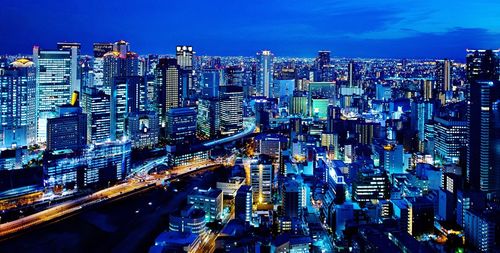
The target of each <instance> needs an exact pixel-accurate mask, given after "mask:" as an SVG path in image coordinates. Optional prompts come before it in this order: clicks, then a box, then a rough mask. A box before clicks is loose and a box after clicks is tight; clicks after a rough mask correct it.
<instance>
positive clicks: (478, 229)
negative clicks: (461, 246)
mask: <svg viewBox="0 0 500 253" xmlns="http://www.w3.org/2000/svg"><path fill="white" fill-rule="evenodd" d="M464 220H465V229H464V232H465V233H464V234H465V238H466V239H467V242H468V243H469V244H470V245H472V246H473V247H474V249H476V250H478V251H479V252H494V251H495V249H497V247H498V231H499V227H500V218H499V215H498V212H497V213H495V212H494V211H490V212H485V213H483V212H479V211H476V210H468V211H466V212H465V219H464Z"/></svg>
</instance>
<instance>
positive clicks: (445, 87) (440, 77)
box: [436, 59, 453, 92]
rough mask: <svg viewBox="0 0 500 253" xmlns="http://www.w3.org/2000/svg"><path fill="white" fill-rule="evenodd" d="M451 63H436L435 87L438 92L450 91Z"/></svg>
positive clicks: (448, 61) (444, 61)
mask: <svg viewBox="0 0 500 253" xmlns="http://www.w3.org/2000/svg"><path fill="white" fill-rule="evenodd" d="M452 64H453V63H452V62H451V61H450V60H448V59H444V60H441V61H437V62H436V86H437V89H438V91H439V92H446V91H450V90H451V65H452Z"/></svg>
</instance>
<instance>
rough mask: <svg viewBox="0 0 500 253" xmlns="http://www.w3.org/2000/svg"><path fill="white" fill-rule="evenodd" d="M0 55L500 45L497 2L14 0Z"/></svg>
mask: <svg viewBox="0 0 500 253" xmlns="http://www.w3.org/2000/svg"><path fill="white" fill-rule="evenodd" d="M0 17H2V23H3V24H2V25H1V26H0V34H2V39H0V54H4V53H9V54H10V53H17V52H22V53H29V52H30V51H31V47H32V46H33V45H35V44H36V45H40V46H41V47H42V48H53V47H55V43H56V42H57V41H78V42H81V43H82V46H83V51H84V52H86V53H89V52H90V49H91V44H92V43H93V42H99V41H116V40H118V39H125V40H128V41H129V42H130V43H131V46H132V49H133V50H134V51H136V52H138V53H140V54H146V53H172V52H173V50H174V48H175V45H177V44H191V45H193V46H194V48H195V50H196V51H197V53H198V54H201V55H253V54H254V53H255V52H256V51H257V50H259V49H270V50H272V51H274V52H275V54H276V55H278V56H280V55H281V56H314V55H315V53H316V51H318V50H322V49H328V50H331V51H332V54H333V55H335V56H344V57H395V58H452V59H458V60H462V59H463V58H464V55H465V49H466V48H499V47H500V1H485V0H474V1H472V0H468V1H466V0H459V1H445V0H432V1H430V0H419V1H409V0H386V1H375V0H373V1H368V0H356V1H353V0H321V1H319V0H316V1H315V0H308V1H304V0H302V1H300V0H288V1H278V0H267V1H266V0H250V1H248V0H247V1H241V0H211V1H208V0H205V1H202V0H198V1H188V0H187V1H173V0H157V1H153V0H143V1H139V0H138V1H133V0H121V1H118V0H111V1H106V0H85V1H76V0H69V1H63V0H44V1H40V0H38V1H35V0H23V1H15V0H9V1H8V2H4V3H3V8H1V9H0Z"/></svg>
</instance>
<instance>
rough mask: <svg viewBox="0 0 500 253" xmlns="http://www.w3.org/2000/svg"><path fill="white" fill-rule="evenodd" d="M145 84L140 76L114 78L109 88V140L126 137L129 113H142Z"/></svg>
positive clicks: (144, 100) (144, 102)
mask: <svg viewBox="0 0 500 253" xmlns="http://www.w3.org/2000/svg"><path fill="white" fill-rule="evenodd" d="M146 99H147V94H146V83H145V82H144V78H143V77H141V76H127V77H115V78H114V81H113V85H112V86H111V110H110V112H111V133H110V138H111V140H116V139H120V138H122V137H124V136H126V128H127V125H126V123H127V117H128V115H129V113H132V112H140V111H144V110H145V107H146Z"/></svg>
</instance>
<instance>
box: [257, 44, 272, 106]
mask: <svg viewBox="0 0 500 253" xmlns="http://www.w3.org/2000/svg"><path fill="white" fill-rule="evenodd" d="M273 75H274V55H273V53H271V51H267V50H264V51H260V52H258V53H257V80H256V95H257V96H264V97H267V98H269V97H271V84H272V83H273Z"/></svg>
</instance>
